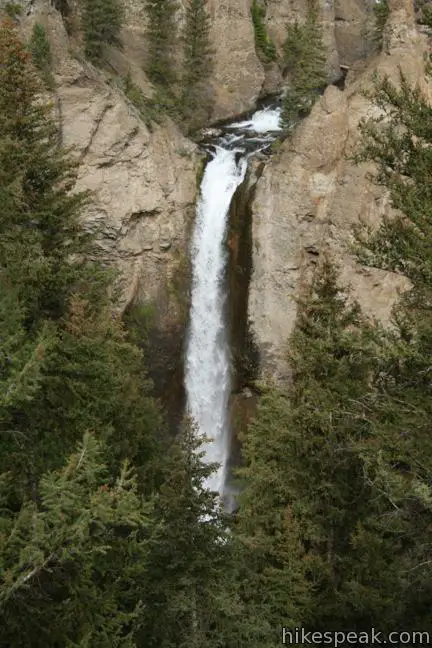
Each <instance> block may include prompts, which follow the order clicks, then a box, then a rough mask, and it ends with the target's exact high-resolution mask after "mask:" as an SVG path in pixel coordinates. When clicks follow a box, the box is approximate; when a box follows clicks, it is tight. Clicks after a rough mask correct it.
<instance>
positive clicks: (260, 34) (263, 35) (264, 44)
mask: <svg viewBox="0 0 432 648" xmlns="http://www.w3.org/2000/svg"><path fill="white" fill-rule="evenodd" d="M251 13H252V22H253V25H254V33H255V47H256V49H257V51H258V52H260V53H261V56H263V57H264V62H265V63H267V62H269V61H274V60H276V58H277V52H276V47H275V44H274V43H273V41H272V40H271V39H270V38H269V35H268V33H267V28H266V25H265V22H264V18H265V14H266V11H265V6H263V5H261V4H260V3H259V0H252V7H251Z"/></svg>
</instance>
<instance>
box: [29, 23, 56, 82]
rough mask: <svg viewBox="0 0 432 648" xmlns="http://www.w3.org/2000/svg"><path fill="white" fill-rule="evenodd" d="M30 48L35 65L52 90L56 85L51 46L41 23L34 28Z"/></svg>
mask: <svg viewBox="0 0 432 648" xmlns="http://www.w3.org/2000/svg"><path fill="white" fill-rule="evenodd" d="M29 48H30V52H31V55H32V59H33V63H34V64H35V65H36V67H37V68H38V70H39V71H40V72H41V75H42V79H43V80H44V81H45V83H46V85H47V87H48V88H52V87H53V85H54V79H53V76H52V72H51V64H52V54H51V46H50V43H49V40H48V38H47V35H46V33H45V29H44V28H43V27H42V25H40V24H39V23H36V24H35V26H34V27H33V32H32V36H31V39H30V43H29Z"/></svg>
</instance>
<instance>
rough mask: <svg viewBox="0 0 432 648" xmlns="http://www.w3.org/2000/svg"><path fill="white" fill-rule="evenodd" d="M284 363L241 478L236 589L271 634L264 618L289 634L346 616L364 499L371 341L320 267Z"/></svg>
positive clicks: (255, 426)
mask: <svg viewBox="0 0 432 648" xmlns="http://www.w3.org/2000/svg"><path fill="white" fill-rule="evenodd" d="M289 358H290V364H291V367H292V371H293V379H292V384H291V385H290V386H288V387H287V388H286V390H283V391H281V390H280V389H276V388H275V387H270V386H269V387H267V388H266V389H265V391H264V395H263V396H262V397H261V401H260V406H259V410H258V414H257V417H256V419H255V421H254V422H253V423H252V425H251V427H250V429H249V431H248V433H247V437H246V440H245V444H244V448H243V456H244V459H245V467H244V468H243V469H242V470H241V471H240V474H241V476H242V477H243V479H245V481H246V488H245V490H244V492H243V494H242V496H241V498H240V513H239V526H238V531H239V532H240V534H241V537H242V541H243V543H245V544H246V546H247V547H248V548H249V556H250V557H249V558H248V560H247V564H246V566H245V572H244V582H245V583H247V584H248V589H249V590H250V593H249V596H250V597H251V596H253V597H254V599H255V605H256V607H257V609H258V610H263V611H265V610H266V615H267V616H266V622H267V624H268V626H269V628H271V627H272V618H273V619H274V618H278V619H280V623H281V624H283V625H285V626H287V627H295V626H298V625H299V624H301V623H304V624H305V625H307V624H306V621H308V623H309V624H312V623H314V624H316V625H317V624H318V619H325V622H327V623H329V624H330V623H331V621H332V619H339V621H340V622H341V621H342V620H343V619H344V618H345V617H346V616H348V614H347V612H346V611H345V610H344V605H346V601H344V598H343V597H342V596H341V593H340V591H339V587H340V585H339V583H340V581H341V575H342V574H341V560H342V558H343V557H344V555H345V554H346V553H348V552H349V551H350V538H351V535H352V534H353V532H354V531H355V529H356V525H357V524H358V521H359V519H361V517H362V515H364V512H363V510H362V509H363V506H364V505H358V506H357V504H356V505H355V506H354V503H357V500H358V493H359V492H360V491H364V488H363V475H362V464H361V461H360V459H359V457H358V456H356V453H355V447H356V444H357V443H358V440H359V439H360V438H361V437H362V434H364V433H365V432H367V426H365V424H364V422H363V421H362V417H361V413H359V411H358V407H357V406H356V400H358V399H359V398H360V397H361V396H362V395H363V393H364V391H365V390H366V389H367V387H368V380H369V374H370V370H371V368H372V367H373V358H374V338H373V335H372V330H371V329H369V328H368V327H367V326H366V325H365V323H364V322H363V319H362V318H361V315H360V312H359V307H358V306H357V305H356V304H354V305H349V304H348V302H347V300H346V298H345V297H343V295H342V293H341V291H340V288H339V286H338V285H337V280H336V274H335V271H334V269H333V268H332V266H331V265H330V263H329V262H327V261H326V262H324V264H323V266H322V268H321V270H320V272H319V273H318V274H317V276H316V277H315V280H314V282H313V285H312V287H311V291H310V295H309V296H308V298H307V299H305V300H304V302H302V303H301V304H300V311H299V317H298V325H297V328H296V331H295V333H294V335H293V337H292V338H291V340H290V352H289ZM363 494H364V498H365V505H366V504H367V493H363ZM246 555H248V554H246ZM245 588H246V585H245ZM246 591H247V590H246ZM338 606H339V610H337V607H338ZM323 626H325V623H323ZM268 641H269V643H268V645H273V644H271V639H269V640H268ZM265 645H267V644H265Z"/></svg>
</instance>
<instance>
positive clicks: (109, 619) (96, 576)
mask: <svg viewBox="0 0 432 648" xmlns="http://www.w3.org/2000/svg"><path fill="white" fill-rule="evenodd" d="M105 453H106V448H104V446H103V445H101V444H100V443H99V442H98V441H97V440H96V439H95V438H94V436H92V435H90V434H86V435H85V436H84V439H83V441H82V443H81V444H80V445H79V447H78V450H77V452H76V453H74V454H73V455H72V456H71V457H70V458H69V459H68V461H67V464H66V465H65V466H64V467H63V468H62V469H61V470H59V471H58V472H53V473H47V474H46V475H44V476H43V478H42V480H41V483H40V487H39V488H38V490H39V493H40V499H39V501H38V502H37V503H36V502H31V501H27V502H25V503H24V504H23V506H22V508H21V509H20V511H19V512H18V513H17V514H14V513H13V512H12V511H7V510H6V509H5V506H4V505H5V503H6V502H7V500H8V492H7V491H8V478H9V476H8V475H7V474H3V475H2V476H1V478H0V499H1V501H2V505H3V506H2V515H1V518H0V524H1V533H0V557H1V558H0V559H1V565H2V569H1V572H0V622H1V627H2V633H1V638H0V645H1V646H8V648H20V647H21V646H34V648H38V647H40V648H42V647H43V648H46V647H47V646H59V647H60V646H94V647H95V648H97V647H100V648H102V647H103V646H108V645H110V646H122V648H133V647H134V646H136V643H135V641H134V640H133V637H134V632H135V629H136V627H137V625H138V617H139V611H140V601H139V598H138V594H139V591H140V588H141V586H142V583H143V579H144V578H145V566H146V561H147V555H148V547H147V545H148V541H147V540H146V535H147V528H148V526H149V513H150V509H149V506H148V504H147V503H145V502H143V501H142V499H141V497H140V496H139V494H138V491H137V485H136V479H135V477H134V475H133V472H132V471H131V470H130V468H129V467H128V466H127V464H125V465H123V466H122V468H121V469H120V472H119V474H118V476H117V477H116V478H115V479H112V480H111V478H110V476H109V472H108V470H107V465H106V464H105V463H104V454H105Z"/></svg>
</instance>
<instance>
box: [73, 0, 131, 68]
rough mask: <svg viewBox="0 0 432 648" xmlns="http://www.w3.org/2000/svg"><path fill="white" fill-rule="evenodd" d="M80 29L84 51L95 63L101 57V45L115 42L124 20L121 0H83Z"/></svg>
mask: <svg viewBox="0 0 432 648" xmlns="http://www.w3.org/2000/svg"><path fill="white" fill-rule="evenodd" d="M83 3H84V4H83V9H82V29H83V33H84V41H85V53H86V55H87V56H88V58H89V59H90V60H91V61H93V62H95V63H97V62H98V61H100V59H101V58H102V53H103V46H104V45H105V44H108V45H110V44H113V43H116V42H117V39H118V37H119V34H120V30H121V28H122V26H123V22H124V9H123V5H122V2H121V0H83Z"/></svg>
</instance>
